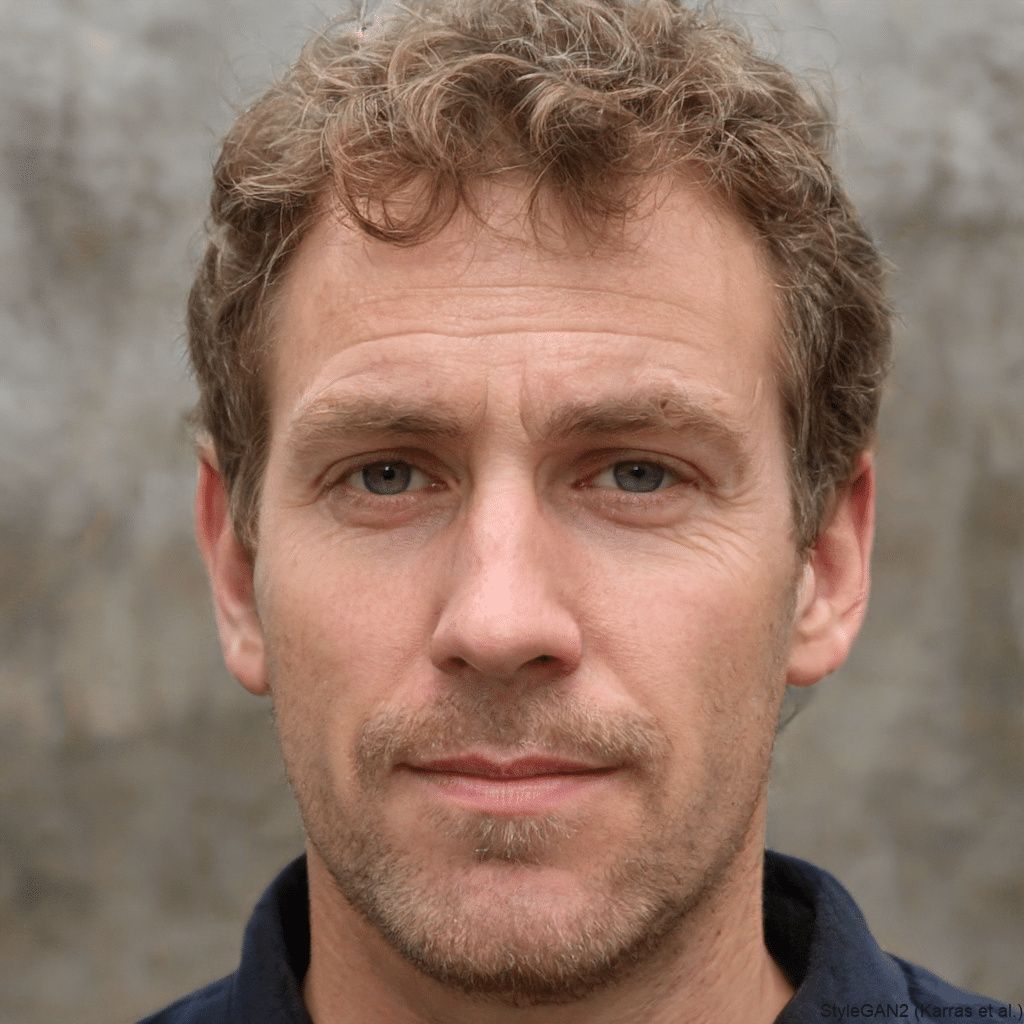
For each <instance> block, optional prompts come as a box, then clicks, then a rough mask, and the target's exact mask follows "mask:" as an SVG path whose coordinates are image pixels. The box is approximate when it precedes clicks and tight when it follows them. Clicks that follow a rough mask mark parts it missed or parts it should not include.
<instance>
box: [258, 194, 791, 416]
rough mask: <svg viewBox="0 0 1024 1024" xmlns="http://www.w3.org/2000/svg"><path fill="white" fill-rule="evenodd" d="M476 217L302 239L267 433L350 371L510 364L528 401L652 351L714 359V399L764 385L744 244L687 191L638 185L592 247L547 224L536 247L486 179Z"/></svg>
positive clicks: (409, 374)
mask: <svg viewBox="0 0 1024 1024" xmlns="http://www.w3.org/2000/svg"><path fill="white" fill-rule="evenodd" d="M480 209H481V211H482V212H483V213H484V223H483V224H481V223H479V222H478V221H477V220H475V219H474V218H473V217H472V216H471V215H470V214H468V213H467V212H465V211H460V212H459V213H458V214H457V215H456V217H455V218H454V219H453V220H452V222H451V223H450V224H449V225H448V226H447V227H446V228H445V229H444V230H443V231H442V232H441V233H440V234H439V235H437V236H436V237H434V238H432V239H430V240H428V241H427V242H425V243H423V244H420V245H415V246H411V247H404V248H403V247H397V246H394V245H391V244H387V243H383V242H379V241H377V240H374V239H371V238H369V237H368V236H366V235H365V234H363V233H361V232H359V231H357V230H355V229H353V228H351V227H350V226H348V225H346V224H345V223H344V222H343V221H342V220H341V219H340V218H339V217H336V216H333V215H327V216H325V217H324V218H323V219H322V220H321V221H320V222H319V223H318V224H317V225H316V226H315V227H314V228H313V230H312V231H311V232H310V233H309V235H308V236H307V237H306V238H305V239H304V241H303V243H302V244H301V246H300V247H299V250H298V251H297V252H296V254H295V256H294V257H293V260H292V263H291V266H290V268H289V271H288V274H287V276H286V279H285V281H284V282H283V284H282V288H281V291H280V294H279V297H278V298H279V302H278V309H277V315H276V317H275V321H276V323H275V330H274V336H273V339H272V358H271V361H270V365H269V366H268V371H269V372H268V385H269V392H270V396H269V397H270V403H271V413H272V423H273V430H274V431H275V432H276V430H277V429H278V428H279V427H281V426H282V425H284V423H285V422H287V420H288V419H289V417H290V415H291V414H292V413H294V412H295V411H296V410H297V409H298V408H299V407H301V406H303V405H308V404H310V403H312V402H315V401H317V400H318V399H319V397H320V395H321V393H322V392H323V391H324V390H325V389H326V390H330V388H331V387H332V386H333V384H334V383H336V382H337V381H338V380H341V379H349V378H351V377H353V376H363V377H364V378H366V381H367V383H370V381H371V379H372V378H376V379H377V381H378V385H379V384H380V383H381V382H382V381H391V382H393V383H395V384H396V385H397V384H399V382H401V385H402V386H403V387H408V386H410V385H412V384H417V383H418V384H419V385H420V386H422V387H423V388H424V389H427V390H430V389H431V388H432V387H433V389H434V390H435V391H436V390H438V388H439V387H440V390H441V391H445V390H447V389H449V388H450V386H451V385H452V384H453V383H457V381H455V380H454V379H453V377H452V374H456V375H457V374H460V373H462V372H463V371H465V372H466V373H467V374H471V373H472V371H473V370H474V369H475V370H476V371H478V374H479V372H484V373H486V372H487V371H489V370H495V369H497V368H498V366H499V364H502V365H504V364H507V363H509V362H515V361H518V363H519V366H520V371H521V372H520V374H519V376H520V378H521V382H522V384H523V385H524V390H523V392H522V394H523V397H525V399H526V402H527V404H529V396H530V395H531V394H532V395H536V394H538V393H543V391H544V390H545V385H547V384H551V385H555V384H557V383H561V384H562V385H565V384H566V380H565V378H566V376H567V375H568V377H569V378H570V380H569V386H570V388H571V389H572V390H575V391H577V392H581V391H586V390H587V389H588V387H590V386H591V385H593V386H594V387H596V388H598V390H600V387H601V386H603V385H602V384H601V380H600V379H603V380H604V383H608V382H611V381H614V379H615V378H617V377H621V376H622V375H625V376H631V377H632V378H634V379H633V380H632V384H636V383H637V382H638V381H637V379H636V378H638V377H643V376H644V374H645V373H647V372H650V373H653V374H655V376H657V375H658V368H659V366H661V369H665V366H664V365H662V364H664V362H665V360H664V359H663V358H662V357H663V356H664V354H665V353H666V352H668V351H671V353H672V355H673V356H683V355H684V354H689V355H690V356H693V357H696V358H697V359H698V361H699V360H700V359H703V360H704V361H705V363H707V362H708V361H710V362H711V363H713V364H715V365H714V367H713V368H712V369H713V370H714V372H712V373H711V376H714V373H715V372H717V374H718V377H719V379H718V381H717V383H718V384H719V385H722V384H724V385H725V387H726V388H728V387H730V386H731V385H735V386H736V387H737V388H741V389H742V388H745V387H749V385H750V382H751V380H754V379H756V381H757V382H758V384H759V383H760V382H762V381H763V378H764V376H765V375H766V374H770V372H771V367H770V364H771V355H772V344H773V338H774V336H775V334H776V330H775V324H776V316H775V298H774V289H773V285H772V281H771V278H770V275H769V273H768V272H767V270H766V269H765V261H764V259H763V257H762V254H761V252H760V249H759V246H758V243H757V240H756V238H755V236H754V233H753V230H752V229H751V228H750V227H749V226H748V225H747V224H746V223H745V222H743V221H742V220H741V219H740V218H739V217H737V216H736V215H734V214H732V213H731V212H729V211H728V210H726V209H725V208H724V207H723V206H722V204H721V203H718V202H716V201H714V200H713V199H712V198H711V197H710V196H708V195H707V194H706V193H705V192H703V191H701V190H699V189H698V188H697V187H695V186H683V185H679V184H672V185H671V186H664V187H661V188H659V189H657V190H653V191H652V192H651V193H650V194H649V196H648V197H647V198H646V199H645V200H644V202H643V203H642V204H641V206H640V207H639V208H638V210H637V214H636V216H634V217H632V218H630V219H629V220H627V221H626V222H625V223H624V224H622V225H621V226H620V227H619V228H617V229H616V233H615V235H614V236H613V237H611V238H609V239H608V240H607V244H604V245H602V246H601V247H600V248H599V249H598V250H597V251H594V250H593V249H592V248H590V247H588V246H586V245H584V244H582V243H581V242H580V240H579V239H578V237H575V236H573V235H572V234H571V232H562V231H560V230H558V231H556V230H554V229H552V231H551V232H550V234H549V235H548V236H546V237H545V236H544V234H543V233H542V235H541V238H540V241H541V243H543V244H538V241H537V238H536V236H535V235H534V234H533V233H532V231H531V228H530V227H529V226H528V224H527V218H526V214H525V192H524V191H523V190H521V189H519V188H516V187H514V186H512V185H508V184H501V183H492V184H490V185H489V186H488V188H487V190H486V192H482V193H481V196H480ZM541 230H542V232H543V230H544V229H543V228H542V229H541ZM672 361H673V360H672V359H669V363H671V362H672ZM685 361H686V360H685V359H684V362H685ZM474 363H475V364H476V365H475V367H474V366H473V365H471V364H474ZM435 369H436V370H443V371H444V372H445V374H446V375H447V376H445V377H443V378H438V376H437V374H435V373H432V371H433V370H435ZM705 370H707V367H705ZM734 378H735V379H734ZM448 397H451V396H450V395H449V396H448Z"/></svg>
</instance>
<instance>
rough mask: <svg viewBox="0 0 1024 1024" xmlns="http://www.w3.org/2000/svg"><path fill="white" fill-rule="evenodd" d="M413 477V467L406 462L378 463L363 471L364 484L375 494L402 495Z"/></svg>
mask: <svg viewBox="0 0 1024 1024" xmlns="http://www.w3.org/2000/svg"><path fill="white" fill-rule="evenodd" d="M411 477H412V467H411V466H409V465H407V464H406V463H404V462H378V463H376V464H374V465H372V466H367V467H366V468H365V469H364V470H363V483H364V484H365V485H366V489H367V490H368V491H370V492H372V493H373V494H400V493H401V492H402V491H404V490H405V489H406V487H408V486H409V480H410V479H411Z"/></svg>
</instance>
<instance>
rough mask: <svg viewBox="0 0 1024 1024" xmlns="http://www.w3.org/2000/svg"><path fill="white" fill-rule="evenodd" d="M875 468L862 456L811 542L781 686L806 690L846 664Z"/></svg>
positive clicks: (869, 531)
mask: <svg viewBox="0 0 1024 1024" xmlns="http://www.w3.org/2000/svg"><path fill="white" fill-rule="evenodd" d="M874 531H875V463H874V459H873V457H872V456H871V454H870V453H867V452H865V453H864V454H863V455H861V457H860V459H859V460H858V461H857V465H856V468H855V469H854V472H853V476H852V477H851V479H850V481H849V483H847V484H846V486H845V487H844V488H843V489H842V490H841V491H840V492H839V493H838V494H837V495H836V499H835V506H834V508H833V509H832V513H831V515H830V517H829V519H828V521H827V522H826V524H825V525H824V527H823V528H822V530H821V532H820V533H819V534H818V539H817V540H816V541H815V542H814V547H813V549H812V550H811V554H810V557H809V558H808V560H807V564H806V565H805V566H804V577H803V581H802V583H801V586H800V593H799V595H798V598H797V609H796V616H795V618H794V620H793V636H792V642H791V644H790V655H789V668H788V672H787V676H786V682H787V683H789V684H790V686H811V685H812V684H814V683H816V682H818V680H819V679H822V678H824V677H825V676H827V675H828V674H829V673H831V672H835V670H836V669H837V668H839V666H840V665H842V663H843V662H844V661H845V660H846V656H847V654H849V653H850V648H851V647H852V646H853V641H854V639H855V638H856V636H857V633H858V631H859V630H860V625H861V622H862V621H863V619H864V612H865V610H866V609H867V603H868V589H869V586H870V578H871V577H870V560H871V541H872V538H873V536H874Z"/></svg>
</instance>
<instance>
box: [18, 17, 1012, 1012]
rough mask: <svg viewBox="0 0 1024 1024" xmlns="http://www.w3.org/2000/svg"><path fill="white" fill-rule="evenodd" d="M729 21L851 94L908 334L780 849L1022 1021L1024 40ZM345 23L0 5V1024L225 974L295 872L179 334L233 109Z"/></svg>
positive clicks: (1008, 34) (101, 1007) (797, 735)
mask: <svg viewBox="0 0 1024 1024" xmlns="http://www.w3.org/2000/svg"><path fill="white" fill-rule="evenodd" d="M728 6H732V7H735V8H736V9H739V10H745V11H746V12H748V13H749V14H751V15H752V16H753V18H754V24H755V27H756V28H757V31H758V32H759V34H760V35H761V36H762V38H763V39H764V41H765V43H766V45H767V47H768V48H769V49H773V50H775V51H777V52H779V53H782V54H783V55H784V56H787V57H788V58H789V59H791V60H792V61H793V62H794V63H796V64H797V65H799V66H802V67H805V68H812V69H819V70H824V71H825V72H827V73H828V74H830V75H831V77H832V78H833V80H834V82H835V85H836V88H837V94H838V103H839V107H840V111H841V113H842V116H843V123H844V125H845V127H844V131H843V135H842V143H843V160H844V163H845V165H846V167H847V169H848V173H849V181H850V185H851V188H852V190H853V192H854V195H855V197H857V198H858V200H859V202H860V203H861V205H862V209H863V210H864V213H865V215H866V219H867V221H868V223H869V224H870V226H871V228H872V230H873V231H874V232H875V233H876V235H877V236H878V237H879V239H880V240H881V241H882V244H883V246H884V247H885V248H886V249H887V251H888V253H889V255H890V256H891V258H892V259H893V261H894V262H895V264H896V265H897V267H898V275H897V277H896V283H895V291H896V297H897V302H898V305H899V307H900V309H901V311H902V314H903V322H902V325H901V327H900V329H899V331H898V352H897V354H898V361H899V367H898V370H897V373H896V378H895V381H894V385H893V387H892V390H891V394H890V397H889V401H888V404H887V407H886V411H885V415H884V423H883V440H882V455H881V474H882V485H881V496H880V530H879V538H878V543H877V548H876V560H875V587H874V596H873V605H872V610H871V612H870V614H869V618H868V622H867V626H866V628H865V631H864V635H863V637H862V639H861V641H860V642H859V645H858V647H857V649H856V652H855V654H854V656H853V658H852V660H851V662H850V664H849V665H848V666H847V667H846V668H845V669H844V670H843V671H842V672H840V673H839V674H837V676H836V677H834V678H833V679H831V680H828V681H826V682H825V683H824V684H823V685H822V686H821V687H820V688H819V692H818V693H817V695H816V696H815V697H814V699H812V700H811V702H810V703H809V704H808V706H807V707H806V708H805V709H804V710H803V711H802V713H801V714H800V716H799V717H797V718H796V719H795V720H794V722H793V723H792V725H791V726H790V727H789V728H788V729H787V731H786V732H785V734H784V735H783V737H782V739H781V740H780V744H779V750H778V756H777V765H776V771H775V775H774V778H773V792H772V816H771V823H770V841H771V842H772V843H773V844H774V845H775V846H777V847H778V848H780V849H783V850H785V851H787V852H792V853H796V854H798V855H800V856H803V857H806V858H807V859H810V860H813V861H815V862H817V863H819V864H821V865H823V866H825V867H827V868H829V869H830V870H832V871H833V872H834V873H836V874H837V875H838V876H839V877H840V879H841V880H843V881H844V882H845V883H846V884H847V885H848V887H850V888H851V889H852V891H853V893H854V895H855V896H856V897H857V899H858V900H859V902H860V903H861V906H862V909H863V910H864V911H865V914H866V916H867V918H868V921H869V923H871V925H872V926H873V928H874V929H875V931H876V934H877V936H878V937H879V939H880V941H881V942H882V944H883V946H885V947H886V948H888V949H890V950H892V951H893V952H896V953H899V954H901V955H903V956H905V957H908V958H910V959H912V960H917V961H918V962H921V963H923V964H924V965H925V966H928V967H930V968H931V969H933V970H936V971H938V972H939V973H941V974H943V975H945V976H947V977H948V978H949V979H950V980H952V981H955V982H959V983H961V984H965V985H968V986H970V987H974V988H977V989H980V990H984V991H985V992H986V994H990V995H993V996H995V997H999V998H1002V999H1005V1000H1011V999H1012V1000H1013V1001H1015V1002H1016V1001H1021V1000H1024V971H1022V970H1021V966H1020V965H1021V964H1022V963H1024V864H1022V860H1024V858H1022V854H1024V714H1022V706H1024V705H1022V699H1021V697H1022V693H1021V690H1022V683H1024V338H1022V332H1024V310H1022V291H1024V289H1022V287H1021V285H1022V282H1021V267H1022V266H1024V187H1022V186H1024V181H1022V179H1024V153H1022V149H1024V143H1022V140H1024V123H1022V122H1024V70H1022V69H1024V7H1022V5H1021V3H1020V0H972V3H970V4H962V3H960V2H959V0H860V2H854V0H775V2H772V0H738V2H737V3H734V4H731V5H728ZM331 13H332V8H330V7H329V6H324V5H319V4H314V3H312V2H309V0H249V2H247V3H243V2H242V0H145V2H139V0H136V2H134V3H128V2H127V0H32V2H31V3H22V2H21V0H5V2H3V3H2V4H0V18H2V23H0V28H2V31H0V365H2V375H0V477H2V480H3V486H2V489H0V567H2V583H0V623H2V625H0V630H2V632H0V645H2V648H0V649H2V660H0V743H2V751H3V754H2V772H0V787H2V798H3V812H2V820H0V829H2V831H0V844H2V845H0V918H2V922H3V935H2V941H0V955H2V966H0V972H2V990H0V1017H2V1019H3V1021H4V1022H5V1024H44V1022H45V1024H49V1022H57V1021H72V1020H73V1021H75V1022H76V1024H93V1022H97V1024H98V1022H101V1021H102V1022H111V1021H119V1022H127V1021H132V1020H134V1019H136V1018H137V1017H138V1016H140V1015H141V1014H142V1013H143V1012H145V1011H147V1010H150V1009H152V1008H154V1007H156V1006H157V1005H158V1004H160V1003H162V1002H163V1001H167V1000H169V999H171V998H172V997H174V996H176V995H179V994H182V993H183V992H185V991H186V990H189V989H191V988H193V987H195V986H197V985H198V984H200V983H203V982H205V981H207V980H211V979H213V978H214V977H217V976H220V975H222V974H224V973H226V972H228V971H229V970H231V969H233V967H234V965H235V963H236V958H237V950H238V943H239V940H240V935H241V928H242V925H243V923H244V921H245V919H246V917H247V916H248V913H249V911H250V909H251V907H252V904H253V902H254V901H255V899H256V898H257V896H258V894H259V892H260V891H262V889H263V887H264V886H265V884H266V883H267V882H268V881H269V879H270V877H272V875H273V873H274V872H275V871H276V869H277V868H278V867H279V866H280V865H282V864H283V863H284V862H285V860H286V859H288V858H289V857H290V856H292V855H293V854H294V853H295V852H298V850H299V849H300V847H301V829H300V827H299V823H298V819H297V815H296V813H295V811H294V810H293V808H292V806H291V798H290V796H289V794H288V792H287V788H286V786H285V785H284V782H283V777H282V772H281V769H280V765H279V760H278V755H277V753H276V748H275V744H274V741H273V738H272V735H271V732H270V727H269V724H268V721H267V715H266V709H265V707H264V705H263V704H262V703H261V702H259V701H256V700H255V699H253V698H250V697H248V696H247V695H245V694H244V693H243V692H242V691H241V688H240V687H238V686H237V685H236V684H234V683H233V681H232V680H230V678H229V677H228V676H227V673H226V672H225V670H224V669H223V667H222V665H221V662H220V656H219V651H218V649H217V645H216V641H215V637H214V632H213V627H212V619H211V616H210V614H209V606H208V600H207V596H206V585H205V581H204V578H203V575H202V570H201V566H200V562H199V559H198V556H197V555H196V554H195V553H194V550H193V541H192V538H191V524H190V501H191V489H192V482H193V469H192V459H191V454H190V451H189V448H188V445H187V442H186V440H185V438H184V434H183V431H182V429H181V427H180V416H181V413H182V411H183V410H184V409H185V408H187V407H188V405H189V404H190V401H191V393H192V392H191V385H190V383H189V381H188V378H187V372H186V369H185V366H184V363H183V360H182V354H181V353H182V346H181V308H182V301H183V295H184V292H185V289H186V288H187V284H188V280H189V270H190V265H191V261H192V260H194V258H195V256H196V254H197V252H198V248H199V245H200V238H199V233H198V226H199V224H200V222H201V219H202V216H203V212H204V207H205V202H206V194H207V185H208V176H209V165H210V161H211V158H212V153H213V151H214V147H215V140H216V137H217V135H218V133H219V132H220V131H221V130H222V128H223V127H224V126H225V124H226V123H227V120H228V118H229V105H230V103H231V102H233V101H235V100H237V99H238V97H240V96H249V95H252V93H253V90H254V89H255V88H256V87H257V86H258V85H259V84H260V83H261V82H262V81H264V80H265V79H266V77H267V75H268V73H269V70H270V69H272V68H278V67H280V66H281V59H280V58H281V57H282V56H287V55H290V54H292V53H294V51H295V49H296V47H297V45H298V43H299V41H300V40H301V39H302V38H303V37H304V36H305V35H306V34H307V32H308V30H309V29H311V28H313V27H315V26H317V25H319V24H320V23H321V22H322V20H323V18H324V17H325V16H327V15H329V14H331ZM773 25H774V26H777V27H778V29H780V30H781V31H780V32H775V31H773V29H772V26H773Z"/></svg>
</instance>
